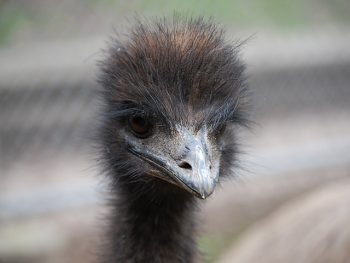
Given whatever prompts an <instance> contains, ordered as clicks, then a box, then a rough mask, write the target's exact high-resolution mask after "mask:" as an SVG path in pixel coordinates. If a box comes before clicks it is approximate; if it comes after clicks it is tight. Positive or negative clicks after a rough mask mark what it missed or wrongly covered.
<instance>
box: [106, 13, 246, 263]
mask: <svg viewBox="0 0 350 263" xmlns="http://www.w3.org/2000/svg"><path fill="white" fill-rule="evenodd" d="M224 34H225V32H224V30H223V29H221V28H220V27H218V26H217V25H216V24H215V23H214V22H213V21H212V20H206V19H203V18H196V19H186V18H172V19H160V20H152V21H151V22H150V21H148V22H145V23H141V22H140V23H138V25H136V26H134V27H133V28H132V29H131V30H130V32H129V34H128V35H127V37H126V38H124V39H123V40H120V39H113V40H112V41H111V43H110V45H109V48H108V50H107V51H106V52H105V54H106V56H105V58H104V59H103V61H102V63H101V64H100V68H101V74H100V77H99V83H100V86H101V87H102V102H103V109H102V111H103V119H102V122H101V123H102V125H101V128H100V134H99V140H100V142H101V144H100V145H101V147H100V149H101V150H100V152H101V160H102V162H103V167H105V170H106V173H107V175H108V178H109V179H110V185H111V189H112V191H111V192H112V195H113V196H112V197H113V198H112V199H111V205H112V208H113V209H112V210H113V213H112V215H111V218H110V226H109V230H108V234H109V235H110V237H109V240H108V242H107V243H108V247H107V248H106V252H105V253H104V260H105V261H104V262H129V263H133V262H155V263H157V262H167V263H172V262H177V263H180V262H186V263H188V262H197V261H198V260H199V258H200V256H199V253H198V251H197V249H196V213H197V210H198V209H197V207H198V204H199V203H200V202H201V201H200V200H201V199H205V198H207V197H208V196H210V195H211V194H212V192H213V191H214V188H215V187H216V185H217V184H219V183H220V181H221V180H222V179H223V178H225V177H228V176H230V175H232V174H233V173H234V171H233V168H234V167H235V163H236V155H237V154H236V153H237V146H236V140H235V137H236V133H235V131H236V128H237V127H238V126H240V125H245V124H246V116H247V115H246V112H247V109H246V108H247V105H246V104H247V99H246V98H247V85H246V78H245V73H244V72H245V71H244V69H245V67H244V65H243V64H242V63H241V62H240V60H239V44H235V45H233V44H230V43H229V41H227V40H226V39H225V37H224Z"/></svg>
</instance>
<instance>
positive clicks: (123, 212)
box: [106, 182, 197, 263]
mask: <svg viewBox="0 0 350 263" xmlns="http://www.w3.org/2000/svg"><path fill="white" fill-rule="evenodd" d="M140 184H141V183H140ZM155 184H156V186H155ZM146 186H147V184H146ZM140 187H141V189H143V191H140ZM150 187H151V188H152V189H151V190H149V191H145V185H144V183H143V185H142V186H141V185H139V186H138V185H137V183H133V184H131V185H127V184H126V185H125V184H123V185H122V187H119V189H118V199H117V201H116V202H115V203H114V207H115V213H114V215H113V217H112V229H111V234H112V246H113V247H111V248H109V249H110V252H111V255H110V256H109V260H108V261H106V262H125V263H134V262H146V263H147V262H154V263H160V262H167V263H172V262H174V263H175V262H176V263H182V262H186V263H191V262H195V261H196V260H195V258H196V257H197V251H196V241H195V238H194V236H195V224H194V221H195V218H194V217H195V215H194V214H195V210H196V200H195V198H194V197H192V196H190V195H189V194H187V193H184V192H182V191H180V190H177V189H175V188H176V187H175V186H172V185H169V184H167V183H163V182H156V183H152V185H150ZM157 189H159V191H157ZM140 192H141V193H140Z"/></svg>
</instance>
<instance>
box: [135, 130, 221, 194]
mask: <svg viewBox="0 0 350 263" xmlns="http://www.w3.org/2000/svg"><path fill="white" fill-rule="evenodd" d="M181 137H182V138H183V141H184V145H185V146H184V150H183V154H182V158H180V159H179V160H174V159H173V158H171V157H169V156H164V155H163V154H161V153H154V152H153V151H150V150H149V149H147V147H145V146H143V145H135V144H130V145H129V151H130V152H131V153H133V154H134V155H136V156H138V157H139V158H140V159H142V160H144V161H146V162H148V163H149V164H151V165H152V166H153V167H154V168H156V169H157V170H158V171H160V172H161V173H152V175H153V176H155V177H158V178H160V179H162V180H165V181H167V182H169V183H172V184H175V185H177V186H179V187H181V188H182V189H184V190H186V191H188V192H190V193H191V194H194V195H195V196H197V197H199V198H201V199H205V198H207V197H208V196H210V195H211V194H212V193H213V191H214V189H215V186H216V184H217V182H218V178H219V171H218V168H216V169H212V167H214V166H217V165H213V164H212V163H211V161H210V159H209V154H208V147H207V145H206V142H205V139H204V138H205V135H203V134H202V133H201V134H200V135H199V136H194V135H192V134H191V133H189V132H184V133H182V134H181Z"/></svg>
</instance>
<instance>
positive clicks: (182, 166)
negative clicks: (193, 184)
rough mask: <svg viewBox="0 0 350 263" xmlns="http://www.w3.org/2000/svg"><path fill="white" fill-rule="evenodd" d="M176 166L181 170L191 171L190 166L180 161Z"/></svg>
mask: <svg viewBox="0 0 350 263" xmlns="http://www.w3.org/2000/svg"><path fill="white" fill-rule="evenodd" d="M178 165H179V167H181V168H183V169H187V170H192V166H191V165H190V164H189V163H188V162H186V161H182V162H180V163H179V164H178Z"/></svg>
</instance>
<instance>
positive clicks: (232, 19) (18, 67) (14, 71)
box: [0, 0, 350, 263]
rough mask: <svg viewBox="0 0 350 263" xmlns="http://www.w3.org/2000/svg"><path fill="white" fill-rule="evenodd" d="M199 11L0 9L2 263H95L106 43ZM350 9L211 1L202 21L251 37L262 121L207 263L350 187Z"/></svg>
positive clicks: (210, 215) (250, 134)
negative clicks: (99, 90) (95, 142)
mask: <svg viewBox="0 0 350 263" xmlns="http://www.w3.org/2000/svg"><path fill="white" fill-rule="evenodd" d="M155 6H158V7H157V8H156V7H155ZM191 6H192V7H191ZM233 6H235V7H236V8H235V11H234V12H233ZM259 6H260V8H259ZM19 7H21V8H19ZM194 7H198V3H197V4H196V3H195V1H194V2H191V1H189V3H187V4H185V3H183V1H178V2H176V3H175V2H173V3H172V4H164V5H160V4H159V3H158V2H157V1H149V3H148V2H147V3H146V1H144V2H143V1H135V2H133V1H132V2H130V3H128V4H124V3H122V2H118V1H115V2H113V1H106V2H103V3H102V4H101V3H100V4H98V3H97V2H95V1H86V2H85V1H84V3H82V1H77V2H74V3H73V2H71V1H63V2H62V3H61V4H58V5H57V7H56V5H55V4H53V2H51V1H47V2H44V1H33V2H31V3H29V2H28V3H27V2H26V1H13V2H10V1H0V38H1V41H0V43H1V45H2V47H1V48H0V120H1V126H0V134H1V141H0V157H1V158H0V180H1V181H0V262H6V263H12V262H16V263H17V262H36V263H40V262H45V263H56V262H96V260H95V258H96V253H97V251H98V243H99V242H100V241H101V239H102V240H103V232H101V230H102V229H103V225H104V224H105V220H104V216H105V214H106V213H108V208H107V207H105V205H104V204H105V201H104V200H105V199H104V198H105V196H106V195H107V193H106V188H105V182H104V181H103V178H101V176H99V170H98V168H97V167H96V162H95V159H94V158H95V154H94V150H93V149H92V148H91V147H90V139H89V138H90V136H91V134H92V133H93V130H94V127H95V124H96V114H97V113H96V110H97V107H98V102H97V98H96V83H95V79H96V74H97V73H96V72H97V71H96V67H95V64H96V60H98V59H99V58H100V57H101V52H100V50H101V48H102V47H104V46H105V39H106V37H105V36H106V35H108V34H109V33H110V32H111V31H112V30H111V27H112V24H113V25H115V23H118V22H119V21H121V20H122V17H123V16H124V15H132V12H134V11H140V12H141V14H142V15H147V14H159V13H161V12H160V11H159V10H161V11H162V12H164V13H167V12H168V13H169V12H172V10H173V9H174V8H176V9H180V10H186V8H189V9H188V10H193V9H196V8H194ZM347 7H349V4H348V2H347V1H344V2H343V1H336V2H334V3H332V4H330V3H328V2H327V1H320V2H318V4H315V3H314V1H305V2H301V1H295V2H293V3H291V2H288V3H287V1H281V3H279V4H278V3H275V1H270V0H265V1H261V2H260V4H259V3H258V1H252V2H251V6H250V7H249V6H246V5H245V4H243V2H240V1H233V2H232V3H231V2H229V1H222V3H221V2H220V4H215V5H214V4H213V3H211V2H210V1H204V2H203V3H202V4H201V5H200V6H199V7H198V8H197V9H196V11H195V12H194V14H197V13H202V12H203V13H204V14H209V15H216V16H218V17H219V20H220V21H222V22H223V23H225V24H227V25H228V28H229V30H228V31H229V36H230V37H231V38H232V39H236V38H237V37H238V38H240V39H245V38H247V37H249V36H251V35H252V34H254V36H253V37H252V38H250V40H249V41H248V43H247V44H246V45H245V46H244V47H243V50H242V51H243V54H242V55H243V59H244V60H245V61H246V64H247V70H248V73H249V75H250V78H249V84H250V87H251V89H252V91H253V93H254V96H253V102H252V105H253V107H254V110H253V116H252V118H253V119H254V120H255V121H256V123H257V124H256V125H254V127H253V129H252V131H247V130H242V134H241V136H240V140H241V143H242V144H243V145H242V146H243V150H244V153H243V154H242V156H241V167H242V169H239V170H237V178H236V179H235V180H232V181H231V182H226V183H225V184H223V186H222V189H219V190H217V192H216V193H215V195H214V196H213V197H212V198H210V200H208V202H206V203H205V204H204V205H203V210H204V212H203V216H202V221H201V222H202V224H201V225H202V230H201V237H200V240H199V243H200V247H201V249H202V250H203V251H205V252H206V253H207V261H208V262H233V261H231V260H232V258H233V257H236V258H237V255H239V250H238V249H241V248H242V247H243V245H244V244H247V243H248V244H250V243H251V242H250V241H249V240H253V239H254V240H256V239H255V238H254V237H255V233H256V231H260V230H259V229H260V228H259V226H260V225H262V226H263V227H264V226H269V225H270V224H273V222H275V221H274V220H277V219H276V216H275V215H280V217H282V218H283V217H284V215H285V214H288V213H292V212H293V211H294V210H296V209H297V208H296V207H297V206H300V207H301V206H302V205H303V204H304V200H307V199H304V198H307V197H308V196H312V195H313V194H314V193H316V195H318V193H319V191H320V190H319V189H325V188H327V187H328V185H330V186H331V187H332V185H334V183H335V185H337V182H339V183H338V184H343V182H348V178H349V176H350V173H349V168H350V122H349V116H350V84H349V83H350V50H349V48H348V47H349V46H350V31H349V28H348V24H347V23H348V22H347V21H348V19H349V17H348V16H347V15H342V14H344V13H345V14H347V13H346V10H348V9H347ZM114 8H115V9H116V10H117V11H115V9H114ZM191 8H192V9H191ZM204 9H205V10H207V11H203V10H204ZM286 10H290V12H289V13H288V12H286ZM43 14H44V15H43ZM116 14H117V15H116ZM234 14H236V15H234ZM283 14H284V15H283ZM252 16H256V17H257V18H256V20H253V19H252V18H251V17H252ZM51 18H52V19H51ZM81 21H83V22H81ZM112 21H113V22H112ZM116 21H117V22H116ZM288 21H289V22H288ZM248 22H250V23H251V24H249V23H248ZM119 26H120V27H121V25H119ZM117 27H118V26H117ZM238 28H239V30H237V29H238ZM281 28H282V29H281ZM286 28H288V30H287V29H286ZM344 184H345V183H344ZM336 189H338V188H336ZM321 192H322V191H321ZM300 209H301V208H300ZM327 209H329V210H330V214H332V212H331V209H332V206H328V207H327ZM344 209H349V208H348V207H346V205H345V206H344ZM301 211H306V210H302V209H301ZM303 215H305V216H306V215H307V212H305V213H303ZM278 218H279V217H278ZM280 220H281V219H280ZM312 220H315V221H317V216H314V217H313V219H312ZM261 222H262V223H261ZM271 222H272V223H271ZM280 224H281V225H282V226H283V222H282V223H280ZM338 231H339V230H338ZM245 240H248V241H245ZM242 244H243V245H242ZM237 251H238V252H237ZM237 262H239V261H237ZM248 262H249V261H248ZM310 262H311V261H310Z"/></svg>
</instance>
